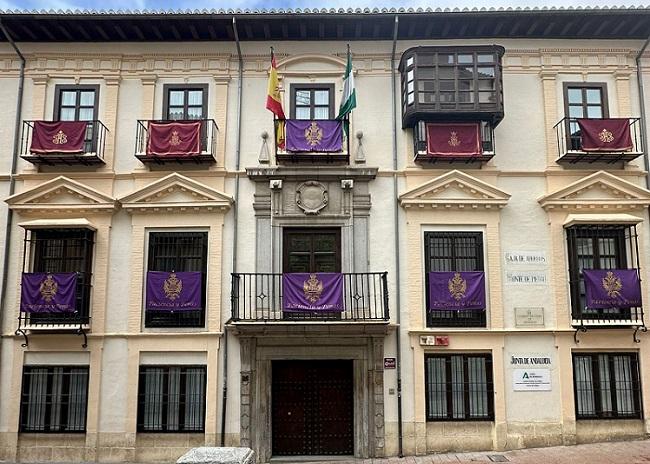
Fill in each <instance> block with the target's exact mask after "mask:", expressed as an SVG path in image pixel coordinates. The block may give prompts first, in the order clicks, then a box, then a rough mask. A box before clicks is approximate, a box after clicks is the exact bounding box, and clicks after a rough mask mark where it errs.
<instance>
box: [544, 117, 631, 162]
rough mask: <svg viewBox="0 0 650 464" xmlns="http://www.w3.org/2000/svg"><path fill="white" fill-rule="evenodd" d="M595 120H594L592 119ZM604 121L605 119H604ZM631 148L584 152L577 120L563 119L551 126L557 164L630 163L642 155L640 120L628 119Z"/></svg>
mask: <svg viewBox="0 0 650 464" xmlns="http://www.w3.org/2000/svg"><path fill="white" fill-rule="evenodd" d="M592 119H595V118H592ZM605 119H606V118H605ZM628 119H629V125H630V137H631V139H632V148H631V149H630V150H625V151H621V150H618V151H616V150H613V151H598V152H593V151H589V152H586V151H584V150H583V149H582V137H581V133H580V128H579V126H578V118H569V117H565V118H562V119H560V121H559V122H558V123H557V124H555V126H553V129H554V130H555V135H556V138H557V152H558V159H557V162H558V163H561V164H562V163H566V164H574V163H581V162H582V163H595V162H600V163H616V162H618V161H631V160H633V159H635V158H637V157H639V156H641V154H643V146H644V142H643V134H642V131H641V118H628Z"/></svg>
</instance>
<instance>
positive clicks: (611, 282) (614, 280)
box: [603, 271, 623, 298]
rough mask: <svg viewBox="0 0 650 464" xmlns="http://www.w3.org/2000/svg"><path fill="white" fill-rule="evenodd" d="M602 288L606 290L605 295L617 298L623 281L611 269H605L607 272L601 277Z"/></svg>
mask: <svg viewBox="0 0 650 464" xmlns="http://www.w3.org/2000/svg"><path fill="white" fill-rule="evenodd" d="M603 288H604V289H605V291H607V296H609V297H610V298H617V297H619V296H621V289H622V288H623V282H621V279H620V278H618V277H616V276H615V275H614V273H613V272H612V271H607V274H606V275H605V277H603Z"/></svg>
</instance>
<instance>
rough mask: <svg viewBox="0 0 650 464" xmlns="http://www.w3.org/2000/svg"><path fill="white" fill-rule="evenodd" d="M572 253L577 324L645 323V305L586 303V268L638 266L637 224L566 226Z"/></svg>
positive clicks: (570, 275)
mask: <svg viewBox="0 0 650 464" xmlns="http://www.w3.org/2000/svg"><path fill="white" fill-rule="evenodd" d="M566 233H567V245H568V253H569V283H570V292H571V315H572V319H573V320H574V325H575V324H576V323H577V324H578V325H581V324H583V323H584V322H601V323H602V322H607V323H608V325H612V324H614V325H616V324H619V325H643V308H642V307H638V308H607V309H594V308H588V307H587V306H586V294H585V283H584V277H583V275H582V271H583V269H639V268H640V262H639V244H638V235H637V231H636V226H635V225H609V224H601V225H578V226H572V227H569V228H567V229H566Z"/></svg>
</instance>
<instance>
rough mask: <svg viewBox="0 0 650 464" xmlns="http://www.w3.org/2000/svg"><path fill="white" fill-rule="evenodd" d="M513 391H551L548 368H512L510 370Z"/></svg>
mask: <svg viewBox="0 0 650 464" xmlns="http://www.w3.org/2000/svg"><path fill="white" fill-rule="evenodd" d="M512 389H513V390H514V391H551V370H550V369H514V370H513V371H512Z"/></svg>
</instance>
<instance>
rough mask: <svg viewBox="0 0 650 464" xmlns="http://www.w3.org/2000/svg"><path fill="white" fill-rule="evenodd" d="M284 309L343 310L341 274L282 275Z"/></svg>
mask: <svg viewBox="0 0 650 464" xmlns="http://www.w3.org/2000/svg"><path fill="white" fill-rule="evenodd" d="M282 300H283V307H284V310H285V311H289V312H291V311H296V312H298V311H343V274H340V273H334V272H318V273H314V274H309V273H304V274H303V273H293V274H284V275H283V276H282Z"/></svg>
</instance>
